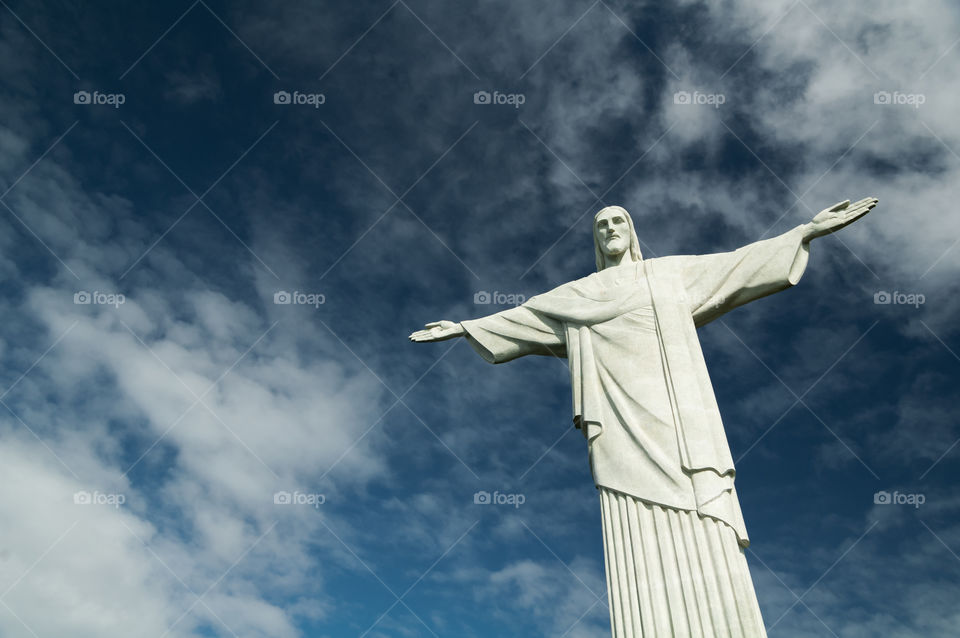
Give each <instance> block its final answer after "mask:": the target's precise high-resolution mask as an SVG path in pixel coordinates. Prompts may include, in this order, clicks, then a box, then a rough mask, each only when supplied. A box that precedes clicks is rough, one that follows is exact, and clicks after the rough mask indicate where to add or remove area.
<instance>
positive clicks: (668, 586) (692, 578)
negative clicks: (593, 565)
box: [600, 488, 767, 638]
mask: <svg viewBox="0 0 960 638" xmlns="http://www.w3.org/2000/svg"><path fill="white" fill-rule="evenodd" d="M600 510H601V513H602V517H603V547H604V558H605V561H606V572H607V591H608V593H609V598H610V604H609V607H610V625H611V629H612V633H613V636H614V638H642V637H650V638H662V637H663V636H674V637H677V638H681V637H682V638H719V637H721V636H722V637H723V638H766V635H767V633H766V630H765V629H764V626H763V618H762V616H761V614H760V607H759V605H758V604H757V597H756V593H755V592H754V589H753V581H752V579H751V577H750V571H749V568H748V567H747V561H746V557H745V556H744V552H743V548H742V547H738V546H737V543H736V539H735V538H734V532H733V530H732V529H731V528H730V527H728V526H726V525H725V524H723V523H721V522H719V521H717V520H715V519H713V518H712V517H709V516H700V515H699V514H697V513H696V512H688V511H684V510H675V509H671V508H664V507H660V506H658V505H651V504H649V503H645V502H643V501H641V500H638V499H635V498H633V497H631V496H629V495H626V494H621V493H619V492H614V491H611V490H607V489H605V488H600Z"/></svg>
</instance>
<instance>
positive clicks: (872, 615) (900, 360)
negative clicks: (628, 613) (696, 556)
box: [0, 0, 960, 638]
mask: <svg viewBox="0 0 960 638" xmlns="http://www.w3.org/2000/svg"><path fill="white" fill-rule="evenodd" d="M0 4H2V7H0V67H2V77H3V81H2V83H0V87H2V91H3V99H2V100H0V192H2V195H0V204H2V206H0V275H2V276H0V288H2V295H0V304H2V306H3V317H4V319H5V320H4V322H3V324H2V327H0V355H2V362H3V365H2V368H0V406H2V409H0V477H2V480H0V485H2V487H0V529H2V532H0V565H2V569H0V634H2V635H3V636H11V637H21V636H24V637H26V636H36V637H42V636H59V635H70V636H77V637H87V636H91V637H93V636H120V635H145V636H147V635H156V636H171V637H176V636H240V635H243V636H280V637H288V636H289V637H293V636H310V637H339V636H361V635H362V636H370V637H386V636H397V637H399V636H465V637H485V636H536V635H545V636H570V637H571V638H576V637H586V636H603V635H607V634H608V632H609V625H608V615H607V611H606V601H605V583H604V573H603V555H602V539H601V536H600V516H599V502H598V499H597V495H596V490H595V489H594V487H593V484H592V482H591V478H590V474H589V468H588V466H587V458H586V448H585V443H584V440H583V438H582V436H581V435H580V434H579V432H578V431H576V430H573V429H572V424H571V414H570V395H569V387H568V379H567V371H566V366H565V363H564V362H563V361H558V360H553V359H549V358H540V357H530V358H526V359H522V360H518V361H514V362H511V363H510V364H508V365H504V366H496V367H493V366H490V365H489V364H486V363H485V362H483V361H482V360H481V359H480V358H479V357H478V356H476V355H475V354H474V353H473V352H472V351H471V349H470V348H469V346H468V345H467V344H466V343H464V342H463V341H462V340H460V341H450V342H444V343H440V344H433V345H415V344H411V343H409V342H408V341H407V339H406V337H407V335H408V334H409V333H410V332H412V331H414V330H416V329H418V328H420V327H421V326H422V325H423V323H425V322H427V321H431V320H437V319H442V318H447V319H451V320H461V319H469V318H475V317H479V316H483V315H486V314H490V313H492V312H496V311H498V310H502V309H505V308H506V307H509V303H511V299H512V300H516V299H518V298H525V297H529V296H531V295H533V294H536V293H537V292H540V291H543V290H547V289H549V288H552V287H554V286H555V285H558V284H560V283H562V282H565V281H569V280H571V279H575V278H578V277H582V276H584V275H586V274H588V273H589V272H590V271H591V269H592V268H593V249H592V240H591V236H590V221H591V218H592V213H594V212H595V211H596V210H598V209H599V208H600V207H602V206H603V205H609V204H620V205H623V206H624V207H626V208H627V209H628V210H629V211H630V212H631V213H632V214H633V216H634V220H635V222H636V226H637V230H638V233H639V235H640V239H641V241H642V242H643V250H644V254H645V256H648V257H649V256H660V255H668V254H692V253H707V252H717V251H725V250H732V249H734V248H737V247H739V246H742V245H744V244H747V243H750V242H753V241H756V240H758V239H761V238H763V237H769V236H772V235H774V234H778V233H782V232H786V231H787V230H789V229H791V228H793V227H795V226H796V225H798V224H801V223H804V222H806V221H808V220H809V219H810V218H811V217H812V216H813V215H814V214H815V213H816V212H817V211H819V210H820V209H822V208H825V207H827V206H829V205H831V204H833V203H834V202H836V201H838V200H842V199H847V198H849V199H859V198H861V197H865V196H876V197H879V199H880V204H879V206H878V207H877V208H876V209H875V210H874V211H873V212H872V213H871V214H870V215H868V216H867V217H865V218H864V219H863V220H862V221H860V222H858V223H857V224H855V225H854V226H851V227H849V228H848V229H845V230H843V231H841V233H840V234H838V235H834V236H830V237H827V238H824V239H819V240H816V241H815V243H814V244H813V246H812V250H811V261H810V266H809V268H808V270H807V273H806V274H805V276H804V278H803V280H802V281H801V282H800V284H799V285H798V286H796V287H795V288H793V289H791V290H789V291H785V292H783V293H780V294H778V295H775V296H773V297H770V298H767V299H764V300H761V301H759V302H757V303H754V304H751V305H749V306H747V307H744V308H741V309H738V310H736V311H735V312H733V313H731V314H729V315H726V316H725V317H723V318H722V320H719V321H716V322H714V323H713V324H710V325H708V326H706V327H704V328H702V329H701V330H700V334H701V341H702V343H703V347H704V352H705V356H706V359H707V363H708V366H709V368H710V371H711V376H712V379H713V383H714V386H715V390H716V394H717V398H718V402H719V404H720V408H721V412H722V414H723V417H724V423H725V426H726V429H727V435H728V438H729V442H730V445H731V449H732V452H733V456H734V458H735V460H736V462H737V470H738V477H737V484H738V491H739V494H740V499H741V505H742V508H743V512H744V516H745V519H746V523H747V528H748V530H749V532H750V536H751V540H752V543H753V544H752V545H751V547H750V548H749V550H748V561H749V563H750V567H751V571H752V573H753V575H754V581H755V585H756V588H757V592H758V596H759V599H760V604H761V608H762V611H763V615H764V620H765V622H766V623H767V626H768V628H769V629H768V632H769V635H770V636H771V637H777V638H781V637H782V638H806V637H813V636H835V637H838V638H839V637H843V638H860V637H864V638H865V637H873V636H877V635H883V636H894V637H898V638H900V637H902V638H906V637H915V636H916V637H919V636H924V637H927V636H947V635H953V633H954V632H955V627H956V625H957V623H958V621H960V616H958V612H957V608H956V604H955V603H956V600H957V599H958V596H960V517H958V512H960V497H958V496H957V494H956V491H955V488H954V486H955V485H956V480H957V477H958V469H960V445H958V438H960V426H958V418H957V417H958V408H957V406H956V401H955V393H956V387H957V380H958V376H960V357H958V353H960V331H958V326H957V323H956V321H955V320H954V319H955V317H956V316H957V312H958V310H960V302H958V294H957V293H958V292H960V291H958V286H957V283H956V282H957V274H958V271H960V248H957V243H958V241H960V223H958V217H957V213H956V208H955V201H956V196H955V191H956V187H955V184H956V183H958V180H960V155H958V153H960V124H958V122H957V120H956V117H955V113H956V107H957V97H956V96H957V92H956V82H957V78H958V75H960V59H958V55H960V45H958V42H957V40H956V35H957V33H958V27H960V12H958V10H957V8H956V6H954V5H951V4H950V3H947V2H932V1H930V2H918V3H909V4H908V3H899V2H870V3H867V2H847V3H842V4H838V3H828V2H814V1H810V0H789V1H780V0H774V1H768V0H731V1H729V2H722V3H700V2H686V1H684V2H678V3H674V4H672V5H663V4H657V3H627V2H618V1H613V0H598V1H596V2H593V3H591V2H589V1H582V2H580V1H578V2H567V1H565V2H545V1H544V2H532V1H527V0H524V1H522V2H505V1H500V0H487V1H484V2H477V3H450V2H446V3H441V2H424V1H421V0H397V1H396V2H392V3H391V2H390V1H383V2H379V1H378V2H355V3H349V4H347V3H323V2H305V1H293V2H282V3H267V4H264V3H252V2H236V3H229V4H228V3H220V2H214V1H212V0H198V1H197V2H194V3H193V4H190V3H189V2H182V3H150V4H147V3H144V4H136V5H131V4H124V5H122V6H121V5H118V4H108V3H57V2H48V3H25V2H12V1H10V0H4V2H2V3H0ZM478 92H485V93H478ZM486 94H489V97H490V100H489V103H485V102H486V97H487V95H486ZM288 95H289V103H286V102H287V96H288ZM297 102H299V103H297ZM293 293H298V294H296V295H293ZM481 293H487V297H489V298H490V300H491V301H492V302H493V303H483V302H484V301H485V300H486V299H487V297H485V296H484V294H481ZM493 293H498V294H493ZM278 294H279V295H280V297H279V298H278V297H277V295H278ZM284 294H287V295H289V296H287V297H284V296H283V295H284ZM288 299H290V300H293V301H295V302H297V303H276V301H286V300H288ZM885 301H889V302H890V303H882V302H885ZM321 302H322V303H321ZM500 302H503V303H500ZM878 302H881V303H878ZM481 490H483V491H488V492H491V493H493V492H498V493H499V494H500V495H507V496H511V497H514V500H520V499H517V498H515V497H516V496H517V495H519V496H521V497H522V500H523V503H522V504H520V505H519V506H513V505H506V504H504V505H477V504H475V503H474V495H475V493H477V492H478V491H481ZM881 491H883V492H887V493H889V494H891V495H892V496H891V498H892V499H893V500H900V501H907V500H910V501H911V503H910V504H908V503H906V502H903V503H899V504H898V503H890V504H883V503H880V504H878V503H876V502H875V495H876V494H877V493H878V492H881ZM278 493H280V494H283V493H289V494H290V495H291V496H290V500H291V501H294V502H291V503H283V502H280V503H277V502H275V501H276V500H277V499H275V496H276V495H277V494H278ZM280 500H281V501H282V500H283V499H282V498H281V499H280ZM918 500H922V501H923V502H922V504H919V505H917V504H916V501H918Z"/></svg>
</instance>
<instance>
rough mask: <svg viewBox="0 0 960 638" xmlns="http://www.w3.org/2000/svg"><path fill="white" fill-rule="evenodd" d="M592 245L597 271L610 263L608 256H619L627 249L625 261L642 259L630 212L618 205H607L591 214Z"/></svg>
mask: <svg viewBox="0 0 960 638" xmlns="http://www.w3.org/2000/svg"><path fill="white" fill-rule="evenodd" d="M593 247H594V250H595V252H596V255H597V272H599V271H601V270H603V269H604V268H606V267H607V266H608V265H610V262H609V261H608V259H607V258H608V257H620V255H623V253H625V252H627V251H630V252H629V258H628V259H627V260H626V261H641V260H642V259H643V255H641V254H640V241H639V239H637V231H636V230H634V228H633V220H632V219H631V218H630V213H628V212H627V211H626V209H624V208H622V207H620V206H607V207H606V208H602V209H600V211H599V212H598V213H597V214H596V215H594V216H593ZM614 263H615V262H614ZM620 263H625V262H622V261H621V262H620Z"/></svg>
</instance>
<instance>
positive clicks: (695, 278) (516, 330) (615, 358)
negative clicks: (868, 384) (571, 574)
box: [462, 227, 808, 638]
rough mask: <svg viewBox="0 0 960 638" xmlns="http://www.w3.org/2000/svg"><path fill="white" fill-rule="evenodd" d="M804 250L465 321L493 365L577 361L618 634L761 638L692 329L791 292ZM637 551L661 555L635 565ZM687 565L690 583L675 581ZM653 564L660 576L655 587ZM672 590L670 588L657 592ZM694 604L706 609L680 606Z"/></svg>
mask: <svg viewBox="0 0 960 638" xmlns="http://www.w3.org/2000/svg"><path fill="white" fill-rule="evenodd" d="M802 240H803V233H802V227H797V228H795V229H794V230H792V231H790V232H787V233H785V234H784V235H781V236H779V237H774V238H772V239H767V240H763V241H759V242H756V243H753V244H750V245H748V246H745V247H743V248H740V249H739V250H736V251H733V252H728V253H718V254H711V255H689V256H672V257H660V258H655V259H646V260H643V261H640V262H631V263H629V264H624V265H621V266H617V267H613V268H607V269H605V270H603V271H600V272H598V273H594V274H591V275H589V276H587V277H584V278H582V279H578V280H576V281H573V282H570V283H567V284H564V285H561V286H559V287H557V288H555V289H553V290H551V291H549V292H547V293H544V294H542V295H537V296H535V297H532V298H531V299H529V300H528V301H527V302H526V303H524V304H523V305H521V306H517V307H516V308H511V309H509V310H505V311H503V312H500V313H497V314H494V315H491V316H488V317H483V318H481V319H475V320H469V321H464V322H462V325H463V327H464V330H465V331H466V337H467V340H468V341H469V342H470V344H471V346H473V348H474V349H475V350H476V351H477V352H478V353H479V354H480V355H481V356H482V357H483V358H484V359H486V360H487V361H489V362H491V363H503V362H505V361H510V360H512V359H515V358H517V357H520V356H523V355H527V354H540V355H554V356H560V357H566V358H567V359H568V360H569V365H570V380H571V385H572V389H573V420H574V423H575V425H576V426H577V427H578V428H580V429H581V430H582V431H583V434H584V436H585V437H586V439H587V441H588V449H589V458H590V467H591V471H592V474H593V479H594V483H595V484H596V486H597V488H598V489H599V490H600V491H601V505H602V510H603V522H604V541H605V548H606V550H607V551H606V554H607V577H608V586H609V587H610V589H611V590H617V591H611V615H612V619H613V622H614V635H615V636H628V637H629V636H642V635H656V636H658V637H659V636H670V635H675V636H686V635H704V636H709V635H712V634H711V633H710V631H709V630H708V629H707V625H709V624H713V625H730V624H731V623H732V624H734V625H738V626H740V627H741V630H740V631H739V632H738V631H737V630H732V631H731V632H730V633H729V635H733V636H738V635H744V636H750V637H751V638H756V636H760V635H764V634H763V625H762V620H761V619H760V616H759V608H758V607H757V604H756V597H755V595H754V593H753V587H752V582H751V581H750V577H749V572H748V571H746V562H745V559H744V557H743V550H742V547H746V546H747V545H748V544H749V539H748V537H747V531H746V527H745V525H744V522H743V516H742V514H741V511H740V504H739V501H738V499H737V493H736V488H735V487H734V477H735V471H734V466H733V459H732V457H731V455H730V449H729V446H728V444H727V440H726V435H725V433H724V429H723V423H722V421H721V419H720V411H719V409H718V407H717V402H716V398H715V396H714V394H713V387H712V385H711V383H710V377H709V375H708V373H707V367H706V364H705V362H704V359H703V352H702V351H701V349H700V342H699V340H698V339H697V333H696V328H697V327H699V326H702V325H704V324H706V323H708V322H710V321H712V320H713V319H716V318H717V317H719V316H721V315H723V314H724V313H726V312H728V311H730V310H732V309H734V308H736V307H738V306H741V305H743V304H745V303H747V302H749V301H753V300H754V299H759V298H761V297H764V296H766V295H769V294H772V293H774V292H778V291H780V290H783V289H785V288H788V287H790V286H792V285H794V284H796V283H797V281H799V279H800V277H801V275H802V274H803V271H804V269H805V268H806V264H807V258H808V246H807V244H805V243H804V242H803V241H802ZM627 497H629V498H627ZM657 520H660V524H659V527H658V526H657V523H656V521H657ZM644 521H646V522H644ZM645 525H646V526H649V529H648V528H647V527H645ZM704 526H706V527H704ZM614 528H616V529H614ZM701 536H702V537H701ZM725 539H726V540H725ZM738 544H739V546H740V547H738V546H737V545H738ZM637 545H644V549H643V552H642V554H649V552H650V551H653V550H655V551H654V554H652V555H647V556H646V558H644V556H643V555H638V554H637V552H639V551H640V548H639V547H637ZM648 545H649V546H650V547H648ZM665 545H670V547H666V546H665ZM707 545H709V547H710V548H712V549H708V548H707ZM653 546H655V547H653ZM651 547H652V549H651ZM698 548H699V549H698ZM698 551H699V552H700V553H699V554H698V553H697V552H698ZM705 552H706V555H705V554H704V553H705ZM681 554H683V555H684V557H683V559H682V560H681V561H680V562H681V563H683V562H686V563H687V564H689V565H690V566H692V567H691V569H692V571H693V572H695V574H693V575H692V576H691V575H690V574H686V573H685V572H684V570H683V569H679V571H676V570H675V572H676V573H672V575H671V574H666V573H665V572H664V569H665V568H664V565H668V564H670V565H672V564H674V563H677V561H678V557H679V556H680V555H681ZM651 560H652V561H653V562H651ZM695 563H698V565H696V566H694V564H695ZM731 563H737V564H736V565H732V566H731ZM657 566H659V567H657ZM653 567H657V571H658V574H659V576H652V577H649V578H648V577H647V576H645V575H644V572H645V570H650V569H652V568H653ZM707 572H710V573H713V572H716V573H714V574H713V575H712V576H711V575H710V574H707V576H704V574H705V573H707ZM731 572H733V573H732V575H731V574H730V573H731ZM688 576H689V577H696V578H699V579H700V580H701V581H702V587H701V588H700V589H698V588H696V587H693V585H691V584H690V583H686V582H684V581H685V579H686V578H687V577H688ZM611 579H613V580H611ZM663 579H666V581H672V582H668V583H666V584H665V585H664V584H660V585H658V584H657V583H658V582H659V581H660V580H663ZM711 579H713V580H715V581H718V582H720V584H719V585H717V584H716V582H714V583H711V582H708V581H710V580H711ZM727 580H729V581H730V582H729V583H728V584H727V585H724V584H723V582H726V581H727ZM664 587H666V588H667V590H666V591H663V588H664ZM670 587H674V589H676V591H675V592H674V593H673V594H672V596H673V597H674V598H675V599H676V600H673V601H671V593H670ZM638 588H639V590H642V591H640V593H639V594H638V593H637V592H636V591H634V590H637V589H638ZM701 589H702V591H701ZM644 591H645V592H646V595H647V597H648V600H647V601H646V602H645V601H644V594H643V592H644ZM615 594H616V595H615ZM638 596H639V597H638ZM664 596H665V598H664ZM713 597H716V599H714V598H713ZM690 598H693V599H696V600H698V601H699V603H698V604H699V605H700V607H701V609H700V611H699V612H697V611H696V610H692V609H690V605H691V602H690V601H689V600H687V602H686V603H679V602H677V601H678V600H680V599H690ZM743 598H750V599H751V600H749V601H743V600H741V599H743ZM660 599H662V600H660ZM744 605H745V607H744ZM614 607H618V611H617V612H616V614H615V613H614ZM680 607H686V610H682V609H680ZM658 608H659V611H658ZM718 608H719V609H718ZM644 609H646V613H643V611H644ZM704 615H706V616H708V617H709V618H707V621H706V622H705V621H704V618H703V616H704ZM614 616H618V617H614ZM731 616H732V617H733V618H731ZM618 623H619V625H620V629H619V630H618V627H617V624H618ZM758 623H759V629H758V628H757V626H756V625H757V624H758ZM678 624H679V625H682V626H684V627H687V630H683V629H677V625H678ZM695 626H696V627H699V629H695ZM669 627H673V629H671V630H670V631H671V632H672V633H667V631H666V628H669ZM648 629H649V632H648ZM652 632H656V633H655V634H654V633H652ZM726 632H727V629H724V633H723V634H722V635H728V633H726ZM758 632H759V633H758ZM718 635H720V634H718Z"/></svg>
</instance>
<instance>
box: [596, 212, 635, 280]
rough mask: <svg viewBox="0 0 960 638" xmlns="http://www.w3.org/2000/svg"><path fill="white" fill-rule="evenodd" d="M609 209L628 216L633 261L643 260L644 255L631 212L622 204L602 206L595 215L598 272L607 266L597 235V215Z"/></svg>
mask: <svg viewBox="0 0 960 638" xmlns="http://www.w3.org/2000/svg"><path fill="white" fill-rule="evenodd" d="M607 211H617V212H618V213H621V214H622V215H623V216H624V217H626V218H627V226H629V227H630V249H629V250H630V259H631V261H643V255H642V254H641V253H640V240H639V239H638V238H637V231H636V230H634V228H633V218H632V217H630V213H628V212H627V209H625V208H623V207H621V206H607V207H606V208H601V209H600V210H599V211H597V214H596V215H594V216H593V249H594V252H595V253H596V256H597V272H600V271H601V270H603V269H604V268H606V267H607V266H606V261H605V259H604V255H603V250H601V248H600V238H599V237H598V236H597V217H599V216H600V213H605V212H607Z"/></svg>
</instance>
